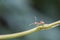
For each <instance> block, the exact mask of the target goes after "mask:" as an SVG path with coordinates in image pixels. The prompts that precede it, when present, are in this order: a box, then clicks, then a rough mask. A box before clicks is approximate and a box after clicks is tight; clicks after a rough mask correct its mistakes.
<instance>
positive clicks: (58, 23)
mask: <svg viewBox="0 0 60 40" xmlns="http://www.w3.org/2000/svg"><path fill="white" fill-rule="evenodd" d="M57 25H60V20H59V21H56V22H53V23H51V24H44V26H42V25H41V26H38V27H35V28H33V29H30V30H27V31H23V32H19V33H13V34H7V35H0V39H10V38H16V37H22V36H25V35H28V34H31V33H33V32H36V31H39V30H47V29H51V28H54V27H56V26H57Z"/></svg>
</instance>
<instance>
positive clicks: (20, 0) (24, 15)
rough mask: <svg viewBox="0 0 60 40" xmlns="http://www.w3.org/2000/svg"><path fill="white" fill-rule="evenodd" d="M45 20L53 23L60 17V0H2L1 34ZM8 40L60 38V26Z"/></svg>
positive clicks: (0, 9) (14, 31)
mask: <svg viewBox="0 0 60 40" xmlns="http://www.w3.org/2000/svg"><path fill="white" fill-rule="evenodd" d="M35 16H36V17H37V21H38V22H39V21H41V20H44V21H45V22H46V23H51V22H54V21H57V20H59V19H60V0H0V35H3V34H11V33H16V32H21V31H25V30H28V29H32V28H34V27H35V26H34V25H32V26H28V25H29V24H31V23H33V22H34V18H35ZM7 40H60V27H59V26H58V27H56V28H53V29H50V30H44V31H39V32H36V33H32V34H30V35H27V36H24V37H19V38H14V39H7Z"/></svg>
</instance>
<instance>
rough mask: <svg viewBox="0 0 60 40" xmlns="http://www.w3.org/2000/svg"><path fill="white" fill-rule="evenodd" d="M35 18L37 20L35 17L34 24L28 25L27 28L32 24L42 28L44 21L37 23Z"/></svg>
mask: <svg viewBox="0 0 60 40" xmlns="http://www.w3.org/2000/svg"><path fill="white" fill-rule="evenodd" d="M36 18H37V17H36V16H35V22H34V23H31V24H29V25H28V26H31V25H32V24H35V25H36V26H39V25H42V26H43V27H44V24H45V22H44V21H40V22H37V21H36Z"/></svg>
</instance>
